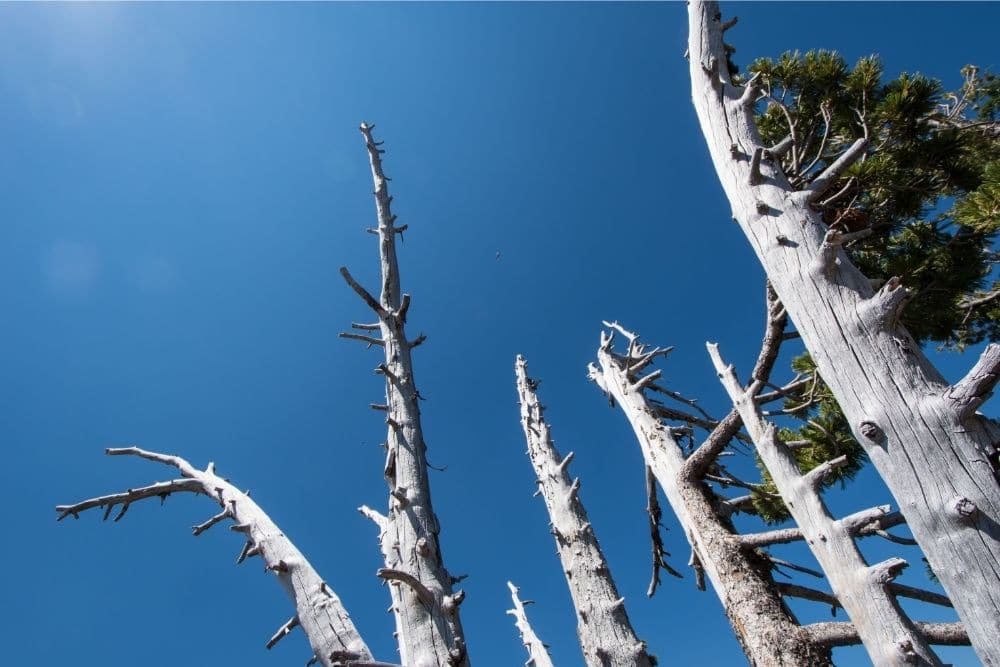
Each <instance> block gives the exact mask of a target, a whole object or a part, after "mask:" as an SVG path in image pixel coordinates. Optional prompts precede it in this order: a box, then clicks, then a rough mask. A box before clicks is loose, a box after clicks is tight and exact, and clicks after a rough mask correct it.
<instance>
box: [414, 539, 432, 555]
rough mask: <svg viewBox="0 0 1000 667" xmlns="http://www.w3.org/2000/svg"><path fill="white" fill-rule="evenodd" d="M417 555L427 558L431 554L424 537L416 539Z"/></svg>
mask: <svg viewBox="0 0 1000 667" xmlns="http://www.w3.org/2000/svg"><path fill="white" fill-rule="evenodd" d="M416 548H417V553H418V554H420V555H421V556H429V555H430V553H431V547H430V545H429V544H428V543H427V538H426V537H421V538H418V539H417V547H416Z"/></svg>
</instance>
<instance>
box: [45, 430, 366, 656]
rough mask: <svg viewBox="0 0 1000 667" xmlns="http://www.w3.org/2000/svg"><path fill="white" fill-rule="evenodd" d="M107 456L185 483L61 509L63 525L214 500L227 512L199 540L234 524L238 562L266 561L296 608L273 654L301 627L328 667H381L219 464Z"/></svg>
mask: <svg viewBox="0 0 1000 667" xmlns="http://www.w3.org/2000/svg"><path fill="white" fill-rule="evenodd" d="M107 454H108V455H110V456H125V455H129V456H138V457H141V458H144V459H149V460H150V461H156V462H158V463H164V464H166V465H170V466H173V467H175V468H177V469H178V470H179V471H180V473H181V476H182V478H181V479H174V480H171V481H168V482H159V483H157V484H152V485H150V486H146V487H142V488H138V489H129V490H128V491H125V492H124V493H116V494H112V495H107V496H101V497H99V498H93V499H91V500H85V501H83V502H79V503H76V504H75V505H59V506H57V507H56V511H57V512H59V519H60V520H62V519H64V518H65V517H67V516H73V517H77V515H78V514H79V513H80V512H83V511H86V510H89V509H93V508H101V509H104V518H105V519H107V518H108V517H109V516H110V514H111V511H112V510H113V509H114V508H115V507H116V506H117V507H119V508H120V509H119V510H118V514H117V515H116V516H115V519H114V520H115V521H118V520H119V519H121V518H122V517H123V516H124V515H125V512H126V511H128V508H129V506H130V505H131V504H132V503H134V502H136V501H139V500H143V499H146V498H156V497H159V498H160V499H161V500H162V499H165V498H166V497H167V496H168V495H170V494H171V493H180V492H187V493H196V494H202V495H205V496H208V497H209V498H211V499H212V500H214V501H215V502H217V503H218V504H219V506H220V507H221V508H222V511H221V512H220V513H218V514H216V515H215V516H213V517H211V518H210V519H208V520H207V521H205V522H204V523H202V524H199V525H197V526H194V527H193V529H192V530H193V531H194V534H195V535H200V534H201V533H203V532H204V531H206V530H208V529H209V528H211V527H212V526H213V525H215V524H217V523H219V522H221V521H226V520H229V521H232V522H233V524H232V525H231V526H230V529H231V530H233V531H235V532H238V533H242V534H243V535H244V537H245V538H246V544H245V546H244V547H243V551H241V552H240V556H239V558H238V559H237V561H236V562H237V563H242V562H243V561H244V560H245V559H246V558H249V557H253V556H260V557H261V559H262V560H263V561H264V567H265V569H266V570H268V571H270V572H272V573H273V574H274V576H275V577H276V578H277V580H278V583H279V584H281V587H282V588H283V589H284V590H285V593H286V594H287V595H288V597H289V599H291V601H292V603H293V604H294V605H295V616H294V617H293V618H292V620H290V621H288V622H287V623H285V624H284V625H283V626H282V627H281V628H280V629H279V630H278V632H277V633H276V634H275V635H274V637H272V638H271V640H270V641H269V642H267V648H271V647H272V646H274V645H275V644H276V643H277V642H278V641H279V640H280V639H281V638H282V637H284V636H285V635H287V634H288V633H289V632H291V630H292V629H293V628H294V627H295V626H301V627H302V630H303V631H304V632H305V634H306V637H307V638H308V639H309V645H310V646H311V647H312V650H313V655H314V658H315V660H316V661H318V662H319V664H321V665H323V667H334V666H338V665H353V666H356V667H360V666H361V665H372V664H378V663H375V662H374V660H373V658H372V654H371V651H369V650H368V646H367V645H366V644H365V642H364V640H363V639H362V638H361V635H360V634H359V633H358V631H357V629H356V628H355V627H354V623H353V622H352V621H351V617H350V615H348V613H347V610H346V609H345V608H344V605H343V604H342V603H341V601H340V598H338V597H337V595H336V593H334V592H333V589H331V588H330V587H329V586H328V585H327V584H326V582H325V581H323V579H322V578H321V577H320V576H319V574H318V573H317V572H316V570H315V569H313V567H312V565H310V564H309V561H307V560H306V558H305V556H303V555H302V553H301V552H299V550H298V549H296V548H295V545H294V544H292V541H291V540H289V539H288V538H287V537H286V536H285V535H284V533H282V532H281V530H280V529H279V528H278V526H276V525H275V523H274V522H273V521H271V518H270V517H269V516H268V515H267V514H266V513H265V512H264V510H262V509H261V508H260V506H259V505H257V503H255V502H254V501H253V500H251V499H250V496H249V495H247V494H246V493H244V492H242V491H240V490H239V489H237V488H236V487H235V486H233V485H232V484H230V483H229V482H227V481H226V480H224V479H222V478H221V477H219V476H218V475H216V474H215V465H214V464H212V463H210V464H208V467H207V468H206V469H205V470H198V469H196V468H195V467H194V466H192V465H191V464H190V463H188V462H187V461H186V460H184V459H182V458H181V457H179V456H170V455H167V454H158V453H156V452H148V451H145V450H143V449H139V448H138V447H128V448H124V449H109V450H107Z"/></svg>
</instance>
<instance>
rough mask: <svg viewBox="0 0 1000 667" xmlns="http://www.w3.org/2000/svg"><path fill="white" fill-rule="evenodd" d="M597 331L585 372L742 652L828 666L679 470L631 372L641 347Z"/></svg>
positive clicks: (753, 657) (678, 454)
mask: <svg viewBox="0 0 1000 667" xmlns="http://www.w3.org/2000/svg"><path fill="white" fill-rule="evenodd" d="M609 326H612V331H610V332H603V331H602V332H601V345H600V347H599V348H598V350H597V364H593V363H592V364H590V366H589V376H590V378H591V379H592V380H593V381H594V382H595V383H596V384H597V385H598V386H599V387H600V388H601V389H602V390H603V391H604V392H605V394H607V395H608V396H609V397H610V398H611V399H612V400H613V402H614V403H617V404H618V405H619V406H621V409H622V411H623V412H624V413H625V416H626V417H627V418H628V420H629V423H630V424H631V425H632V430H633V431H634V433H635V435H636V438H637V440H638V441H639V446H640V448H641V449H642V455H643V458H644V459H645V460H646V465H648V466H649V467H650V468H651V469H652V470H653V474H654V475H656V479H657V481H658V482H659V483H660V488H662V489H663V494H664V496H665V497H666V499H667V501H668V502H669V504H670V507H671V509H672V510H673V512H674V514H675V515H676V516H677V520H678V521H679V522H680V524H681V526H682V528H683V530H684V533H685V534H686V535H687V539H688V542H689V543H690V544H691V548H692V555H693V557H694V558H695V559H696V560H697V562H698V563H700V566H701V568H703V570H704V573H705V575H707V577H708V579H709V581H710V582H711V584H712V588H713V589H714V590H715V593H716V595H718V596H719V600H720V601H721V602H722V606H723V609H724V610H725V613H726V616H727V617H728V618H729V621H730V624H731V625H732V627H733V630H734V632H735V633H736V638H737V639H738V640H739V642H740V645H741V646H742V647H743V651H744V653H745V654H746V656H747V659H748V660H749V662H750V664H751V665H754V666H755V667H791V666H792V665H795V666H797V667H820V666H823V665H832V662H831V660H830V653H829V649H828V648H826V647H821V646H817V645H815V644H814V643H812V642H810V641H809V637H808V636H807V635H806V633H805V632H803V630H802V628H801V627H800V626H799V625H798V623H797V622H796V620H795V618H794V617H793V616H792V615H791V612H789V610H788V608H787V607H786V606H785V604H784V602H783V601H782V599H781V596H780V594H779V593H778V591H777V588H776V587H775V586H774V582H773V581H772V580H771V578H770V574H769V572H768V570H769V563H767V562H766V561H765V559H764V558H763V557H761V556H760V555H758V554H757V553H756V552H755V551H753V550H752V549H748V548H745V547H744V546H743V545H742V544H741V542H740V536H739V535H737V534H735V532H734V531H733V528H732V526H731V525H730V524H729V523H728V521H726V520H724V519H723V518H721V517H720V516H719V514H718V513H717V512H716V510H715V507H714V505H715V503H714V501H713V498H711V497H710V491H709V490H708V489H707V487H706V486H705V484H704V482H703V481H702V480H701V479H698V478H694V477H692V476H691V475H690V474H688V471H687V469H686V466H685V464H686V460H685V458H684V452H683V450H682V449H681V446H680V444H679V443H678V442H677V440H676V438H675V435H674V432H673V429H672V428H670V427H668V426H666V425H664V424H662V423H661V422H660V420H659V418H658V417H657V414H658V413H657V411H656V408H655V406H654V405H652V404H651V403H650V402H649V400H648V399H647V398H646V396H645V395H644V394H643V391H642V387H643V382H642V379H641V378H638V377H636V374H635V373H634V372H633V370H632V369H633V368H634V366H633V365H634V364H635V363H636V362H637V361H638V360H640V359H642V358H643V355H644V353H645V348H644V346H642V345H641V344H639V343H638V342H637V338H638V337H637V336H636V335H635V334H631V333H629V332H627V331H625V329H624V328H622V327H621V326H619V325H617V324H615V325H609ZM614 330H618V331H620V332H623V333H625V334H626V336H627V337H628V338H629V345H628V351H627V352H626V353H625V354H619V353H616V352H615V351H614V349H613V346H612V344H613V340H614Z"/></svg>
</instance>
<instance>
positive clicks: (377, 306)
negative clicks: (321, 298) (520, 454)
mask: <svg viewBox="0 0 1000 667" xmlns="http://www.w3.org/2000/svg"><path fill="white" fill-rule="evenodd" d="M372 129H373V126H370V125H367V124H365V123H362V124H361V134H362V135H363V136H364V139H365V146H366V147H367V149H368V157H369V160H370V162H371V169H372V178H373V180H374V182H375V205H376V210H377V213H378V228H377V229H374V230H370V231H372V232H373V233H375V234H376V235H377V236H378V240H379V256H380V258H381V262H382V292H381V296H380V298H379V299H375V298H374V297H373V296H372V295H371V294H369V293H368V292H367V291H366V290H365V289H364V288H363V287H362V286H361V285H359V284H358V283H357V282H356V281H355V280H354V278H352V277H351V274H350V273H349V272H348V271H347V269H346V268H341V270H340V272H341V274H342V275H343V276H344V279H345V280H346V281H347V283H348V284H349V285H350V286H351V288H352V289H354V291H355V292H357V293H358V295H359V296H360V297H361V298H362V299H363V300H364V301H365V303H367V304H368V306H369V307H370V308H371V309H372V311H373V312H374V314H375V316H376V317H377V318H378V321H377V322H375V323H373V324H355V325H353V326H354V328H355V329H358V330H360V331H367V332H373V333H374V332H379V333H380V336H379V337H378V338H375V337H373V336H369V335H367V334H359V333H350V334H341V336H343V337H345V338H352V339H356V340H361V341H362V342H366V343H368V345H369V346H371V345H377V346H380V347H382V348H384V350H385V362H384V363H382V364H379V366H378V368H377V369H376V372H377V373H380V374H382V375H384V376H385V397H386V402H385V404H384V405H372V408H374V409H376V410H379V411H383V412H385V414H386V419H385V422H386V424H387V426H388V434H387V437H386V462H385V471H384V472H385V479H386V482H387V484H388V485H389V512H388V514H387V516H381V515H379V514H378V513H376V512H374V511H373V510H370V509H369V508H367V507H366V508H362V512H363V513H364V514H366V515H367V516H368V517H370V518H372V519H373V520H374V521H375V522H376V523H377V524H378V526H379V543H380V545H381V548H382V555H383V557H384V560H385V568H383V569H381V570H379V572H378V575H379V576H380V577H382V578H383V579H385V580H386V581H387V582H388V583H389V584H390V591H391V594H392V602H393V604H392V610H393V613H394V615H395V618H396V632H397V640H398V642H399V652H400V659H401V661H402V663H403V664H404V665H406V667H441V666H443V665H456V666H458V667H468V665H469V659H468V656H467V654H466V646H465V639H464V636H463V632H462V624H461V622H460V620H459V605H460V604H461V603H462V600H463V599H464V598H465V593H464V592H463V591H458V592H454V591H453V590H452V585H453V583H454V582H455V580H453V579H452V577H451V575H450V574H449V573H448V571H447V570H446V569H445V567H444V561H443V559H442V556H441V549H440V544H439V542H438V533H439V532H440V525H439V523H438V519H437V516H436V515H435V514H434V508H433V507H432V506H431V490H430V482H429V480H428V478H427V458H426V450H427V446H426V445H425V444H424V436H423V430H422V428H421V424H420V408H419V405H418V404H417V401H418V400H419V399H420V394H419V392H418V391H417V387H416V385H415V384H414V380H413V362H412V359H411V356H410V352H411V350H412V349H413V348H414V347H416V346H417V345H419V344H420V343H422V342H423V340H424V337H423V336H422V335H421V336H418V337H417V338H416V339H414V340H412V341H411V340H410V339H408V338H407V337H406V332H405V331H404V324H405V323H406V312H407V310H408V308H409V305H410V295H409V294H401V290H400V285H399V264H398V262H397V260H396V236H397V235H399V234H402V233H403V231H404V230H405V229H406V225H402V226H396V216H394V215H393V214H392V211H391V209H390V204H391V202H392V197H390V196H389V188H388V185H387V180H388V179H387V178H386V176H385V174H384V173H383V172H382V159H381V155H382V153H384V152H385V151H383V150H382V149H381V148H379V145H380V144H381V142H376V141H375V140H374V139H373V138H372V134H371V131H372Z"/></svg>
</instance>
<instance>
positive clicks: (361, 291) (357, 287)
mask: <svg viewBox="0 0 1000 667" xmlns="http://www.w3.org/2000/svg"><path fill="white" fill-rule="evenodd" d="M340 275H342V276H343V277H344V280H345V281H347V284H348V285H350V286H351V289H353V290H354V291H355V293H357V295H358V296H360V297H361V300H362V301H364V302H365V303H366V304H368V307H369V308H371V309H372V310H374V311H375V314H376V315H378V316H379V317H380V318H381V317H385V315H386V311H385V308H383V307H382V306H381V304H379V302H378V301H377V300H376V299H375V297H373V296H372V295H371V294H370V293H369V292H368V290H366V289H365V288H364V287H362V286H361V284H360V283H359V282H358V281H356V280H355V279H354V276H352V275H351V272H350V271H348V270H347V267H346V266H342V267H340ZM358 328H361V327H358Z"/></svg>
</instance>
